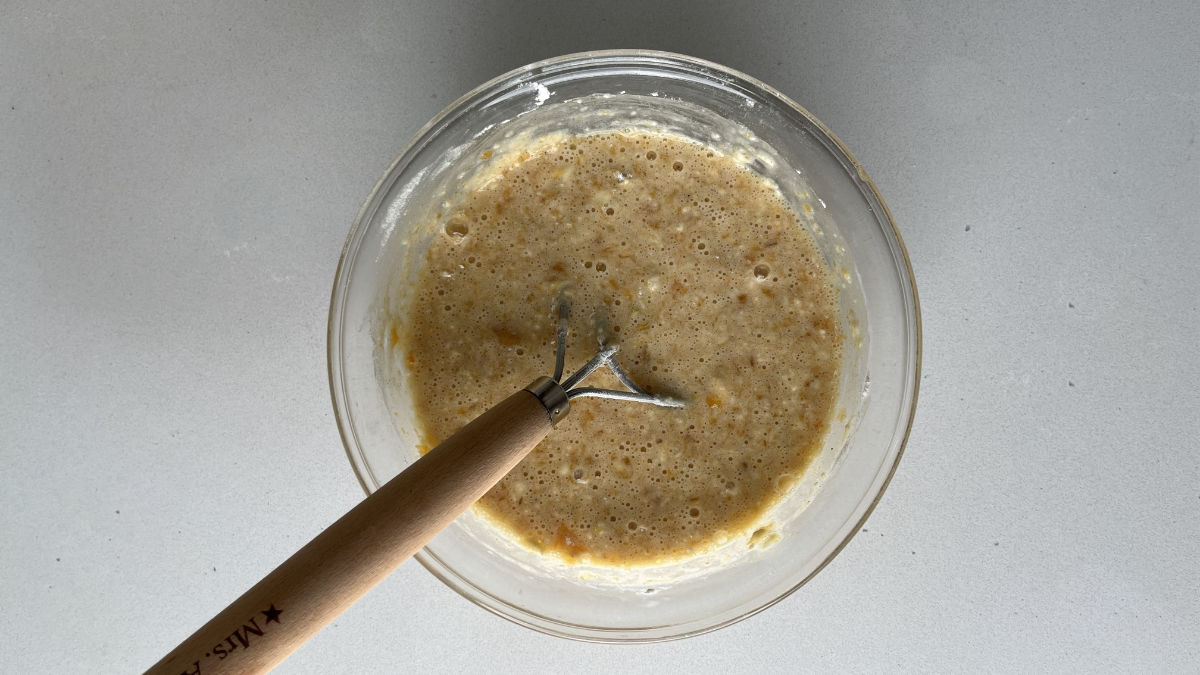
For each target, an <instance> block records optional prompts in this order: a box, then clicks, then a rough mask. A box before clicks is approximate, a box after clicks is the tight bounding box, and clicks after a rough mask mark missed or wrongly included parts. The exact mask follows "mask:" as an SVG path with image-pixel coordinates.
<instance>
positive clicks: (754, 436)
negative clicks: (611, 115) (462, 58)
mask: <svg viewBox="0 0 1200 675" xmlns="http://www.w3.org/2000/svg"><path fill="white" fill-rule="evenodd" d="M480 159H481V162H483V163H484V164H485V167H484V168H483V169H482V174H481V175H480V176H479V177H478V178H477V179H476V180H474V181H472V183H471V186H470V189H468V190H467V191H466V193H465V194H461V195H459V196H458V197H456V199H457V201H456V202H455V203H454V204H453V205H452V206H451V207H450V208H448V209H447V210H446V211H445V212H443V213H440V214H437V219H438V228H439V230H438V234H437V236H436V238H435V240H434V242H433V244H432V246H431V247H430V249H429V252H428V254H427V256H426V259H425V262H424V269H423V271H422V273H421V278H420V281H419V284H418V286H417V288H416V291H415V293H414V299H413V301H412V305H411V311H410V313H409V315H408V316H404V317H392V318H391V324H390V326H391V327H390V330H389V333H388V334H389V337H388V340H389V341H390V346H391V347H392V348H394V349H398V350H400V353H401V354H402V363H403V364H404V367H405V369H406V370H407V371H408V376H409V378H410V380H409V381H410V383H411V385H412V390H413V394H414V399H415V404H416V409H417V417H418V420H419V423H420V426H421V429H420V431H421V434H422V437H423V438H424V439H425V442H426V443H427V446H428V447H432V446H434V445H436V444H437V443H438V442H439V441H441V440H442V439H443V438H445V437H447V436H449V435H450V434H452V433H453V432H454V431H456V430H457V429H458V428H459V427H461V426H462V425H463V424H465V423H466V422H468V421H470V420H471V419H472V418H474V417H475V416H476V415H478V414H479V413H481V412H482V411H483V410H485V409H486V408H488V407H489V406H491V405H493V404H495V403H497V402H499V401H500V400H502V399H504V398H505V397H507V396H508V395H510V394H511V393H512V392H514V391H516V390H517V389H520V388H522V387H524V386H525V385H527V384H528V383H529V382H530V381H531V380H533V379H534V378H535V377H536V376H538V375H544V374H551V372H552V371H553V367H554V348H555V345H554V334H555V321H556V316H555V314H554V299H555V297H556V295H557V294H558V293H559V292H560V291H563V292H565V293H566V294H567V296H568V297H569V298H570V300H571V302H572V309H571V332H570V335H569V337H568V339H567V346H568V351H567V371H568V372H571V371H573V370H574V369H575V368H578V367H579V366H581V365H582V364H583V363H584V362H585V361H586V360H587V359H588V358H589V357H591V356H592V355H593V354H594V353H595V352H596V350H597V348H598V344H599V339H601V338H605V337H606V338H607V339H608V341H610V342H616V343H618V344H619V345H620V348H621V349H620V352H618V354H617V359H618V361H619V362H620V363H621V364H622V366H623V367H624V368H625V369H626V370H627V371H629V373H630V374H631V375H632V376H633V378H634V379H635V380H636V381H637V382H639V383H640V384H641V385H642V386H644V387H646V388H647V389H649V390H650V391H653V392H664V393H669V394H672V395H676V396H681V397H683V398H685V399H687V400H688V401H689V404H688V405H687V407H685V408H683V409H668V408H658V407H653V406H650V405H646V404H639V403H627V402H620V401H611V400H602V399H594V398H593V399H576V400H575V401H574V402H572V404H571V412H570V414H569V415H568V416H567V417H566V419H565V420H563V421H562V422H560V423H559V424H558V426H557V427H555V429H554V430H553V431H552V432H551V433H550V435H549V436H548V437H547V438H546V440H545V441H543V442H542V443H541V445H539V446H538V447H537V449H536V450H534V452H533V453H532V454H531V455H530V456H529V457H528V458H526V459H525V460H524V461H523V462H522V463H521V464H520V465H519V466H518V467H517V468H516V469H515V470H514V471H513V472H512V473H510V474H509V475H508V477H506V478H505V479H504V480H503V481H502V482H501V483H500V484H499V485H497V486H496V488H495V489H493V490H492V491H491V492H489V493H488V494H487V495H486V496H485V497H484V498H483V499H482V500H481V501H480V502H479V504H478V505H477V508H478V509H480V510H481V512H482V513H483V514H484V515H485V516H487V517H488V518H489V519H490V520H491V521H492V522H494V523H496V524H497V525H499V526H500V527H501V528H502V529H504V530H505V531H507V532H508V533H509V534H510V535H511V536H513V537H514V538H516V539H517V540H518V541H520V542H522V543H523V544H525V545H526V546H528V547H530V548H533V549H535V550H538V551H541V552H545V553H550V554H556V555H558V556H561V557H562V558H565V559H567V560H578V561H586V562H590V563H594V564H601V565H616V566H628V565H641V564H651V563H655V562H661V561H664V560H669V559H673V558H680V557H688V556H691V555H695V554H698V553H702V552H704V551H706V550H708V549H710V548H712V547H713V546H715V545H719V544H721V543H723V542H724V541H727V540H728V539H729V538H730V537H735V536H740V535H743V534H745V533H747V532H748V531H749V530H750V529H751V528H753V527H755V526H756V525H757V524H758V521H759V520H760V519H761V517H762V516H763V514H764V513H765V512H766V511H767V510H768V509H769V508H770V507H771V506H772V505H773V504H774V503H775V502H776V501H777V500H778V498H779V497H780V496H781V495H782V494H783V493H784V492H786V491H787V490H788V488H789V487H790V486H791V485H792V484H793V483H794V481H795V480H796V479H798V478H799V477H800V476H801V474H802V473H803V472H804V469H805V467H806V466H807V465H808V463H809V462H810V460H811V458H812V457H814V456H815V455H816V454H818V453H819V452H820V450H821V447H820V446H821V443H822V442H823V436H824V433H825V431H826V429H827V427H828V420H829V418H830V415H831V411H832V408H833V406H834V401H835V400H836V396H837V391H836V387H837V377H838V368H839V365H840V360H841V342H842V336H841V334H840V331H839V329H838V326H839V322H838V320H837V304H836V303H837V292H836V290H835V289H834V288H833V285H832V282H831V279H830V273H829V271H828V269H827V268H826V265H825V263H824V261H823V259H822V257H821V255H820V254H819V253H818V251H817V249H816V247H815V245H814V244H813V241H812V238H811V236H810V235H809V234H808V232H807V231H806V230H805V229H804V228H803V227H802V226H801V225H800V224H799V220H798V218H797V216H796V214H795V213H794V212H793V211H792V210H791V208H790V207H789V206H788V204H787V203H786V201H785V200H784V199H783V198H782V196H781V195H780V194H779V192H778V189H777V188H776V187H775V185H774V184H773V183H771V182H770V181H768V180H766V179H764V178H762V177H760V176H757V175H755V174H754V173H752V172H750V171H749V170H747V169H746V168H744V167H743V166H742V165H741V164H739V163H738V162H736V161H735V160H734V159H733V158H731V157H729V156H726V155H724V154H722V153H721V152H719V151H717V150H715V149H713V148H709V147H705V146H702V145H699V144H697V143H694V142H692V141H689V140H687V139H684V138H682V137H677V136H670V135H662V134H654V133H648V132H647V133H640V132H629V133H603V134H585V135H566V134H556V135H553V136H548V137H544V138H542V139H540V140H537V141H534V142H532V143H531V144H529V145H526V146H525V147H524V148H523V149H521V150H518V151H514V152H511V153H497V154H496V155H495V156H492V153H484V156H483V157H481V158H480ZM587 384H589V385H591V386H607V387H611V388H619V386H618V384H617V382H616V381H615V379H614V378H612V376H611V375H610V374H608V373H607V372H606V371H601V372H598V373H597V374H596V375H593V376H592V378H589V379H588V380H587Z"/></svg>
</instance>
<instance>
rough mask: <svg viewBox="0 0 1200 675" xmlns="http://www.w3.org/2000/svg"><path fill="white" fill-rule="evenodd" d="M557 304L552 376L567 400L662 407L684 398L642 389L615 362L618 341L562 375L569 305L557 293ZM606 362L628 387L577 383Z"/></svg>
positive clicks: (680, 402) (675, 405)
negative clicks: (585, 385)
mask: <svg viewBox="0 0 1200 675" xmlns="http://www.w3.org/2000/svg"><path fill="white" fill-rule="evenodd" d="M556 304H557V305H558V334H557V336H556V339H555V342H556V351H555V355H554V377H553V380H554V381H555V382H557V383H559V386H561V387H562V389H563V390H564V391H565V392H566V394H567V400H571V399H575V398H585V397H589V396H590V397H594V398H610V399H615V400H618V401H636V402H639V403H649V404H651V405H657V406H662V407H664V408H682V407H683V406H684V405H685V403H686V402H685V401H683V400H682V399H678V398H674V397H671V396H663V395H661V394H651V393H650V392H648V391H646V390H645V389H643V388H642V387H641V386H640V385H639V384H638V383H637V382H634V381H633V378H632V377H630V376H629V373H626V372H625V370H624V369H623V368H621V366H620V364H618V363H617V360H616V358H615V357H616V354H617V349H618V347H617V345H615V344H611V345H605V344H601V348H600V351H599V352H597V353H596V355H595V356H593V357H592V358H591V359H590V360H589V361H588V362H587V363H585V364H584V365H583V367H582V368H580V369H579V370H577V371H575V372H574V373H572V374H571V375H570V376H569V377H567V378H566V379H565V380H564V379H563V368H564V365H565V362H566V358H567V315H568V314H570V311H571V305H570V303H569V302H568V301H567V300H566V298H564V297H561V296H560V297H559V299H558V301H557V303H556ZM605 366H607V367H608V369H609V370H610V371H612V374H613V375H615V376H616V377H617V380H619V381H620V382H621V384H622V385H624V386H625V388H626V389H627V391H621V390H619V389H601V388H598V387H580V386H578V385H579V383H581V382H582V381H583V380H584V378H586V377H587V376H588V375H591V374H592V373H594V372H596V371H597V370H599V369H600V368H602V367H605Z"/></svg>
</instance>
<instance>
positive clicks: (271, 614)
mask: <svg viewBox="0 0 1200 675" xmlns="http://www.w3.org/2000/svg"><path fill="white" fill-rule="evenodd" d="M280 614H283V610H282V609H275V603H271V608H270V609H267V610H265V611H263V616H265V617H267V620H266V623H271V622H272V621H274V622H275V623H279V615H280Z"/></svg>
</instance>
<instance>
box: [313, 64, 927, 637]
mask: <svg viewBox="0 0 1200 675" xmlns="http://www.w3.org/2000/svg"><path fill="white" fill-rule="evenodd" d="M597 62H599V63H601V64H604V63H605V62H611V63H610V64H609V65H615V64H617V63H625V64H626V65H630V66H633V65H639V66H654V65H660V66H661V65H663V64H674V65H678V66H683V67H691V68H703V69H707V70H711V71H715V72H717V73H720V74H722V75H724V76H726V77H729V78H732V79H733V80H734V81H735V82H738V83H740V84H745V85H749V87H751V88H755V89H758V90H760V91H761V92H763V93H765V94H766V95H768V96H770V97H773V98H774V99H776V100H777V101H778V102H779V103H780V104H782V105H783V106H784V107H786V108H790V109H791V110H792V112H795V113H798V114H799V115H801V116H802V117H804V118H805V119H806V120H807V121H808V122H809V123H810V124H812V125H813V126H814V127H815V128H816V129H817V130H818V131H820V133H821V134H822V135H823V138H822V139H821V140H824V141H828V142H829V143H831V144H832V145H833V148H831V150H836V152H835V153H834V154H840V155H841V157H840V158H839V159H842V160H845V161H846V162H848V163H849V167H850V168H852V169H853V170H854V171H855V173H856V174H857V177H858V179H859V180H860V181H861V183H862V185H863V186H865V187H866V188H867V191H866V192H865V193H864V197H866V198H867V199H868V201H869V202H870V201H873V202H874V204H872V206H873V207H876V206H877V207H878V211H877V213H878V214H881V216H882V217H881V218H877V219H876V220H877V221H880V222H886V224H887V226H888V227H889V228H890V232H891V235H892V238H893V242H894V246H893V254H894V256H895V257H896V259H897V260H898V262H899V263H900V264H898V265H897V267H898V268H899V270H898V271H900V272H901V273H902V274H903V276H904V278H905V280H906V281H907V284H908V285H907V289H908V290H909V291H910V293H909V297H907V298H904V299H905V300H906V302H905V305H906V309H907V310H908V311H906V317H905V318H906V320H907V322H908V324H909V327H910V329H911V333H912V334H911V338H912V345H911V347H910V355H911V362H910V363H909V370H908V372H907V373H906V375H905V378H906V380H908V381H909V382H911V402H910V404H909V405H908V408H907V410H904V409H902V410H900V414H902V415H903V416H904V429H903V433H896V434H894V435H893V437H892V441H891V442H892V445H893V446H895V447H896V454H895V457H894V459H893V460H892V464H891V466H890V467H888V468H887V473H886V475H885V476H884V478H883V481H882V482H881V484H880V485H879V488H878V490H877V491H876V492H875V494H874V496H873V497H872V498H871V501H870V503H869V504H867V506H866V508H865V510H864V511H863V513H862V515H861V516H860V517H859V519H858V520H857V522H855V523H854V524H853V525H852V526H851V527H850V529H849V531H848V532H847V534H846V535H845V537H844V538H843V539H842V541H841V542H839V543H838V544H837V545H836V546H835V547H834V548H833V550H832V551H830V552H829V554H828V555H826V556H825V558H824V559H823V560H821V561H820V563H819V564H818V565H817V566H816V567H815V568H814V569H813V570H812V571H811V572H810V573H809V574H807V575H805V576H804V577H803V578H802V579H800V580H798V581H797V582H795V583H794V584H793V585H792V586H791V587H790V588H788V589H787V590H785V591H784V592H782V593H780V594H779V595H778V596H776V597H774V598H772V599H771V600H769V601H767V602H764V603H762V604H761V605H758V606H756V607H753V608H751V609H749V610H746V611H744V612H742V613H740V614H738V615H736V616H733V617H730V618H727V619H724V620H722V621H719V622H716V623H712V624H707V625H705V626H702V627H700V628H694V629H691V630H686V631H683V632H679V633H673V634H670V635H638V633H639V632H641V631H647V630H652V629H655V628H664V627H662V626H643V627H633V628H607V627H598V626H582V625H578V624H567V623H564V622H562V621H560V620H557V619H552V618H550V617H546V616H543V615H540V614H537V613H535V612H531V611H529V610H527V609H525V608H522V607H517V606H515V605H512V604H510V603H507V602H505V601H503V600H500V599H499V598H495V597H493V596H491V595H490V594H489V593H487V592H486V591H484V590H483V589H480V588H479V587H478V586H476V585H475V584H474V583H473V582H471V581H470V580H469V579H465V578H463V577H462V576H460V575H459V574H458V573H457V572H455V571H454V570H453V569H452V568H450V567H449V566H447V565H445V564H444V563H441V561H440V560H437V561H436V564H435V562H434V561H432V560H430V559H429V558H430V557H431V554H430V552H429V551H428V549H421V551H419V552H417V554H416V555H415V556H414V557H415V558H416V559H417V561H418V562H420V563H421V565H422V566H423V567H425V569H426V570H428V571H429V572H430V573H431V574H433V576H434V577H436V578H437V579H438V580H439V581H441V582H442V583H443V584H445V585H446V586H448V587H449V588H450V589H452V590H453V591H454V592H456V593H458V594H459V595H461V596H463V597H464V598H466V599H467V600H469V601H471V602H472V603H473V604H475V605H476V606H479V607H481V608H483V609H485V610H487V611H489V612H491V613H492V614H495V615H497V616H499V617H502V618H504V619H507V620H509V621H511V622H513V623H515V624H518V625H521V626H525V627H526V628H530V629H532V630H535V631H537V632H539V633H544V634H548V635H554V636H557V637H563V638H568V639H572V640H577V641H581V642H598V643H614V642H618V643H654V642H666V641H672V640H679V639H684V638H687V637H693V636H696V635H702V634H704V633H709V632H712V631H715V630H718V629H720V628H724V627H726V626H729V625H732V624H734V623H737V622H739V621H742V620H745V619H747V618H749V617H751V616H754V615H755V614H758V613H759V612H762V611H763V610H765V609H767V608H769V607H772V606H774V605H776V604H778V603H779V602H782V601H783V600H784V599H785V598H787V597H788V596H790V595H792V594H793V593H795V592H796V591H797V590H799V589H800V588H801V587H802V586H804V585H805V584H807V583H808V582H809V581H810V580H811V579H812V578H813V577H815V576H816V575H817V574H818V573H820V572H821V570H823V569H825V566H826V565H828V564H829V563H830V562H831V561H833V559H834V558H836V557H837V556H838V554H839V553H841V552H842V550H843V549H845V547H846V546H847V545H848V544H849V543H850V541H851V540H853V539H854V537H855V536H856V535H857V534H858V532H859V530H860V529H861V528H862V526H863V525H864V524H865V522H866V521H867V519H868V518H869V517H870V515H871V513H872V512H874V510H875V507H876V506H877V505H878V504H879V502H880V501H881V500H882V498H883V495H884V493H885V492H886V491H887V488H888V486H889V485H890V484H891V481H892V478H893V477H894V476H895V474H896V470H897V468H898V467H899V465H900V459H901V458H902V457H903V456H904V451H905V449H906V447H907V444H908V439H909V437H910V435H911V433H912V425H913V420H914V418H915V416H916V409H917V401H918V398H919V394H920V385H921V362H922V339H923V337H922V328H921V305H920V299H919V296H918V293H917V284H916V279H915V278H914V275H913V269H912V261H911V259H910V258H909V255H908V249H907V247H906V246H905V244H904V239H903V238H902V237H901V235H900V231H899V229H897V227H896V223H895V220H894V219H893V218H892V213H891V210H890V209H889V208H888V206H887V203H886V202H885V201H884V199H883V195H881V194H880V193H879V190H878V188H877V187H876V186H875V182H874V181H873V180H872V179H871V177H870V176H869V174H868V173H867V172H866V170H865V169H864V168H863V166H862V164H861V163H860V162H859V161H858V159H856V158H855V157H854V155H853V153H851V152H850V149H849V148H848V147H846V145H845V144H844V143H843V142H842V141H841V139H839V138H838V137H837V135H835V134H834V133H833V131H831V130H830V129H829V127H827V126H825V124H824V123H822V122H821V121H820V120H819V119H817V118H816V117H815V116H813V115H812V114H811V113H810V112H808V110H807V109H805V108H804V107H803V106H801V105H799V104H798V103H796V102H795V101H793V100H792V99H791V98H790V97H788V96H787V95H786V94H784V93H782V92H780V91H779V90H777V89H775V88H774V87H772V86H770V85H768V84H766V83H765V82H762V81H761V80H759V79H757V78H755V77H753V76H751V75H748V74H746V73H743V72H741V71H739V70H736V69H733V68H730V67H728V66H724V65H721V64H718V63H715V62H713V61H708V60H706V59H701V58H697V57H693V56H687V55H684V54H678V53H674V52H667V51H659V50H646V49H607V50H594V51H584V52H574V53H570V54H563V55H561V56H556V57H552V58H548V59H543V60H540V61H535V62H533V63H529V64H527V65H524V66H521V67H518V68H514V69H512V70H509V71H507V72H505V73H503V74H501V75H498V76H496V77H493V78H491V79H489V80H488V81H486V82H484V83H482V84H480V85H478V86H476V87H475V88H473V89H471V90H470V91H468V92H467V93H466V94H463V95H462V96H460V97H459V98H457V99H455V100H454V101H453V102H452V103H450V104H449V105H447V106H446V107H445V108H443V109H442V111H441V112H439V113H438V114H437V115H435V116H434V117H433V118H432V119H430V120H429V121H428V122H426V123H425V125H424V126H422V127H421V128H420V130H418V131H417V132H416V133H415V134H413V136H412V138H411V139H410V140H409V142H408V143H407V144H406V145H405V147H404V148H403V149H402V150H401V151H400V152H399V153H397V154H396V156H395V158H394V159H393V160H392V161H391V162H390V163H389V164H388V166H387V168H386V169H385V170H384V172H383V173H382V174H381V175H380V177H379V179H378V180H377V181H376V182H375V185H374V187H372V189H371V192H370V193H369V194H368V196H367V198H366V200H365V201H364V202H363V205H362V207H361V208H360V209H359V210H358V213H357V215H356V216H355V218H354V221H353V224H352V225H351V227H350V232H349V233H348V234H347V236H346V241H345V244H344V245H343V246H342V251H341V254H340V257H339V259H338V265H337V270H336V271H335V273H334V282H333V289H332V292H331V295H330V303H329V317H328V326H327V335H326V358H327V361H328V363H327V372H328V376H329V389H330V399H331V402H332V405H333V413H334V419H335V421H336V423H337V427H338V433H339V435H340V437H341V439H342V446H343V450H344V451H345V453H346V456H347V459H348V460H349V462H350V466H351V468H352V469H353V471H354V476H355V478H357V479H358V482H359V485H360V486H361V487H362V489H363V492H364V493H365V494H367V495H370V494H371V492H372V489H371V486H370V484H369V483H368V480H367V475H370V478H371V480H373V481H374V482H376V483H379V481H378V480H377V479H376V477H375V476H374V475H373V474H371V469H370V464H369V463H368V462H367V461H366V458H365V457H364V456H363V455H362V451H361V445H360V444H359V442H358V437H357V434H356V433H355V430H354V426H353V424H352V423H351V421H352V419H353V415H352V413H351V412H350V408H349V405H348V401H347V398H346V388H345V386H344V380H343V377H344V371H343V367H342V359H341V356H342V347H343V345H342V339H341V334H342V328H343V324H344V309H345V299H346V295H347V293H348V289H349V275H350V272H351V270H352V269H353V267H354V263H355V262H356V261H357V252H358V248H359V246H360V245H361V243H362V238H363V236H364V234H365V231H366V228H367V227H368V226H369V222H368V221H369V219H370V217H371V216H373V215H374V213H375V212H376V211H377V209H378V206H379V203H380V202H381V201H382V199H383V197H384V196H385V194H386V192H387V190H385V189H384V187H385V184H386V185H390V179H393V178H394V177H395V171H396V169H397V167H398V166H400V165H401V164H402V163H406V162H405V160H406V159H409V157H410V155H413V154H415V152H416V151H417V150H418V149H419V148H421V147H422V146H423V145H424V144H425V142H426V141H428V140H429V139H430V138H431V132H432V131H433V130H434V129H436V128H438V127H439V126H440V125H441V124H442V123H443V122H444V121H445V120H447V119H448V118H450V117H452V116H453V115H455V114H456V113H458V112H460V111H461V110H463V108H464V107H465V106H466V104H467V103H468V102H470V101H472V100H473V99H476V98H478V97H480V96H482V95H484V94H486V93H488V92H491V91H493V90H496V89H499V88H500V87H501V86H502V85H507V86H514V85H519V84H520V83H521V81H522V80H523V79H524V78H527V77H529V76H530V75H532V74H534V73H538V72H541V71H545V70H547V69H561V68H563V67H564V66H569V65H574V64H579V65H594V64H596V63H597ZM902 290H904V289H902ZM905 393H907V392H905ZM433 557H434V558H435V560H436V556H433ZM451 576H453V577H454V579H451V578H450V577H451ZM464 584H465V585H466V586H469V587H470V588H472V589H474V590H475V591H477V592H479V593H480V594H481V595H483V596H484V597H486V598H489V599H491V600H493V601H495V602H496V603H498V604H499V605H502V606H504V607H506V608H508V609H509V610H512V612H511V613H510V612H506V611H502V610H501V608H500V607H498V606H493V604H492V603H490V602H483V601H482V599H481V598H479V597H474V596H472V595H470V594H468V593H467V592H465V589H464V588H463V586H462V585H464ZM533 619H538V620H540V621H541V623H537V622H535V621H534V620H533ZM560 626H561V627H564V628H565V627H568V626H569V627H571V628H575V629H582V630H586V631H588V632H589V634H579V633H574V632H568V631H567V630H560V629H558V628H557V627H560Z"/></svg>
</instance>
